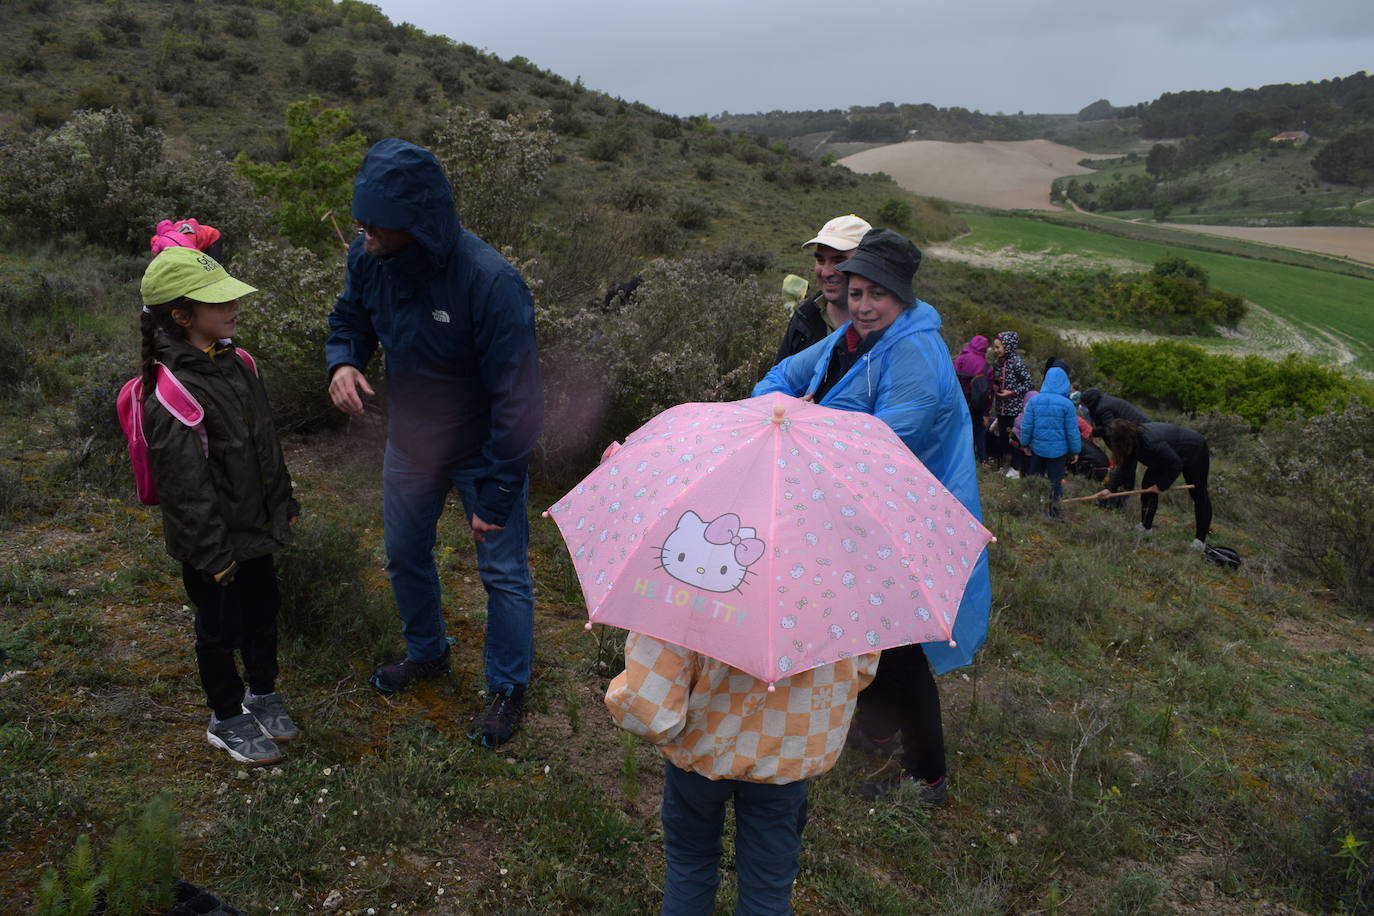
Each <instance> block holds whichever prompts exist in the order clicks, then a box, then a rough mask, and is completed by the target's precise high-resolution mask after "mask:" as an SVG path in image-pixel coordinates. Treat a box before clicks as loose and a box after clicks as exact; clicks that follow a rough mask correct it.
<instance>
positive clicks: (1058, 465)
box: [1030, 455, 1069, 516]
mask: <svg viewBox="0 0 1374 916" xmlns="http://www.w3.org/2000/svg"><path fill="white" fill-rule="evenodd" d="M1068 460H1069V456H1068V455H1060V456H1058V457H1057V458H1045V457H1043V456H1041V455H1032V456H1031V458H1030V474H1031V476H1032V477H1038V476H1040V475H1041V474H1044V475H1045V476H1046V477H1048V478H1049V479H1050V515H1055V516H1057V515H1059V501H1060V500H1061V499H1063V498H1064V467H1065V465H1066V464H1067V463H1068Z"/></svg>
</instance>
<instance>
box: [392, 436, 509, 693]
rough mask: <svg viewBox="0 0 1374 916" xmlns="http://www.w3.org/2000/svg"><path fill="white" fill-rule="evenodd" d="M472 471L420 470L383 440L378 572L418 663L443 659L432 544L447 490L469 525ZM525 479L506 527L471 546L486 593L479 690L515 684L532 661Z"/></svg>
mask: <svg viewBox="0 0 1374 916" xmlns="http://www.w3.org/2000/svg"><path fill="white" fill-rule="evenodd" d="M479 471H480V468H475V467H460V468H446V467H443V466H428V465H423V464H420V463H417V462H415V461H413V460H411V459H410V458H409V457H408V456H407V455H406V454H405V453H404V452H402V451H401V450H400V449H398V448H395V447H393V446H392V445H391V444H390V443H388V444H387V448H386V460H385V462H384V463H383V466H382V517H383V521H384V525H385V535H386V556H387V563H386V571H387V574H388V575H390V576H391V590H392V592H393V593H394V594H395V596H396V608H397V610H399V611H400V614H401V630H402V633H403V634H404V635H405V641H406V656H407V657H408V658H410V659H411V660H412V661H417V662H424V661H430V660H432V659H436V658H438V657H439V656H441V655H443V654H444V610H443V605H442V604H441V603H440V591H439V571H438V570H437V569H436V568H435V566H434V542H435V539H436V537H437V526H438V524H439V515H440V514H441V513H442V512H443V511H444V503H445V502H446V501H447V499H448V494H449V490H450V489H456V490H457V491H458V496H459V498H460V499H462V501H463V512H464V514H465V515H466V516H467V518H468V520H469V522H471V520H472V506H474V505H475V504H476V502H477V478H478V473H479ZM528 499H529V482H528V481H526V482H525V484H524V486H523V487H522V488H521V491H520V496H519V498H518V499H517V500H516V502H515V505H514V506H513V507H512V509H511V513H510V517H509V518H508V519H507V520H506V526H505V528H503V529H502V530H500V531H493V532H490V533H489V534H487V536H486V540H485V541H483V542H481V543H479V544H477V571H478V574H479V575H480V576H481V579H482V586H483V587H484V588H485V589H486V590H487V640H486V650H485V652H484V654H483V668H484V671H485V674H486V678H487V690H488V691H489V692H493V693H494V692H499V691H502V690H504V689H506V688H507V687H523V686H525V685H526V684H528V683H529V681H530V663H531V662H532V661H533V659H534V585H533V583H532V582H531V581H530V562H529V546H530V532H529V517H528V514H527V513H526V510H525V506H526V503H527V501H528Z"/></svg>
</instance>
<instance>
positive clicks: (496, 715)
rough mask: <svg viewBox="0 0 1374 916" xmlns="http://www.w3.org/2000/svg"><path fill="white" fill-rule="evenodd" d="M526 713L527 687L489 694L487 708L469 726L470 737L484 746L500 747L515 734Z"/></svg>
mask: <svg viewBox="0 0 1374 916" xmlns="http://www.w3.org/2000/svg"><path fill="white" fill-rule="evenodd" d="M524 715H525V688H524V687H507V688H506V689H505V690H504V691H502V692H501V693H492V694H488V695H487V708H486V709H484V710H482V714H481V715H480V716H478V717H477V718H475V719H473V720H472V724H471V725H469V726H468V737H469V738H471V739H472V740H473V741H476V742H477V743H478V744H480V745H482V747H500V746H501V745H503V744H505V743H506V742H507V741H509V740H510V739H511V738H512V737H514V736H515V730H516V729H517V728H519V727H520V719H521V718H522V717H523V716H524Z"/></svg>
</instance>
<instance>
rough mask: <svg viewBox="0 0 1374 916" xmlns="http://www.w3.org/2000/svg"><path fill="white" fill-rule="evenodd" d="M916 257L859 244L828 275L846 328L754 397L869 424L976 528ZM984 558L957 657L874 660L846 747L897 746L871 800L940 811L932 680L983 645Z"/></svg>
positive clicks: (963, 615) (900, 652) (959, 432)
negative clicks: (849, 413)
mask: <svg viewBox="0 0 1374 916" xmlns="http://www.w3.org/2000/svg"><path fill="white" fill-rule="evenodd" d="M920 263H921V252H920V249H918V248H917V247H916V246H915V245H913V244H912V243H911V242H910V241H909V240H908V239H906V238H904V237H903V236H901V235H898V234H897V233H895V232H893V231H891V230H889V229H873V230H870V231H869V232H867V233H866V234H865V235H864V237H863V239H862V240H861V241H860V243H859V247H858V248H857V249H856V250H855V251H854V253H853V254H851V255H850V257H849V259H848V260H846V261H844V262H843V263H841V264H840V265H839V267H838V269H839V270H840V271H841V272H842V273H844V274H845V276H846V277H847V278H848V283H849V285H848V300H849V317H850V320H849V322H848V323H847V324H845V325H844V326H842V327H841V328H839V329H838V330H836V331H835V332H833V333H832V334H831V335H830V336H829V337H827V338H826V340H825V341H824V342H823V345H821V344H818V345H816V346H814V347H812V348H810V349H808V350H805V351H803V352H801V353H798V354H796V355H794V356H791V357H788V358H787V359H784V360H783V361H782V362H780V363H778V364H777V365H776V366H774V367H773V368H772V370H770V371H769V373H768V374H767V376H765V377H764V379H763V380H762V381H761V382H759V384H758V385H756V386H755V387H754V392H753V393H754V395H756V396H757V395H761V394H768V393H771V392H775V391H776V392H782V393H784V394H790V395H792V396H794V397H803V396H805V397H807V398H809V399H812V400H815V401H816V402H817V403H820V404H822V405H824V406H828V407H835V408H838V409H840V410H853V411H858V412H861V413H868V414H872V415H874V416H877V417H878V418H880V419H881V420H883V421H884V422H885V423H887V424H888V426H890V427H891V428H892V430H893V431H894V432H896V433H897V435H898V436H899V437H900V438H901V440H902V441H903V442H904V443H905V444H906V446H907V448H909V449H910V450H911V451H912V453H913V454H915V456H916V457H917V458H918V459H920V461H921V463H922V464H924V465H925V466H926V467H927V468H928V469H929V470H930V472H931V473H932V474H934V475H935V477H936V478H937V479H938V480H939V481H940V483H941V484H943V485H944V487H945V488H946V489H947V490H949V491H950V493H952V494H953V495H954V496H955V498H957V499H958V500H959V502H960V503H961V504H962V505H963V506H964V508H965V509H967V510H968V511H969V512H970V513H972V514H973V515H974V516H975V517H976V518H978V519H979V520H981V518H982V510H981V507H980V504H979V498H978V480H977V473H976V470H975V466H974V460H973V440H972V437H971V436H970V435H969V434H968V429H969V423H970V420H969V413H968V407H967V406H966V405H965V403H964V397H963V394H962V391H961V389H960V386H959V381H958V379H957V378H956V377H955V374H954V367H953V361H952V360H951V358H950V354H949V348H948V347H947V346H946V345H945V342H944V339H943V338H942V337H941V336H940V315H939V313H938V312H936V311H935V309H934V307H932V306H931V305H929V304H927V303H925V302H922V301H920V300H919V299H917V298H916V295H915V293H914V291H913V289H912V279H913V278H914V276H915V274H916V270H917V268H918V267H919V266H920ZM987 562H988V561H987V553H986V552H983V553H982V555H981V556H980V557H979V559H978V561H977V565H976V567H975V569H974V572H973V575H972V577H971V578H970V579H969V583H968V587H967V588H966V590H965V591H964V596H963V600H962V601H961V603H960V605H959V613H958V616H957V618H956V620H955V626H954V637H955V641H956V643H957V646H950V645H948V644H945V643H923V644H921V645H908V646H901V647H898V648H894V649H887V650H884V652H883V654H882V660H881V662H880V664H879V666H878V673H877V676H876V677H875V678H874V681H873V683H872V685H870V686H869V687H868V688H867V689H866V690H865V691H864V692H863V693H862V694H861V695H860V697H859V708H858V711H857V712H856V714H855V724H854V728H853V729H851V737H852V742H851V743H853V744H855V745H857V746H860V747H867V748H869V749H878V748H882V749H887V748H889V747H891V744H890V742H892V741H893V740H894V738H895V736H896V735H897V734H898V733H900V735H901V764H902V770H901V772H900V773H899V774H898V775H897V776H896V777H895V778H893V779H891V780H887V781H884V782H875V783H866V784H865V785H864V786H862V787H861V790H862V791H863V793H864V794H865V795H867V796H869V797H871V798H876V797H879V796H881V795H884V794H886V793H887V792H889V791H891V790H893V789H898V788H902V787H909V788H914V789H915V794H916V797H917V798H918V800H919V801H921V802H922V803H925V804H932V805H941V804H944V802H945V797H946V793H947V788H948V787H947V783H946V779H945V773H946V765H945V746H944V729H943V725H942V723H941V716H940V693H939V689H938V688H937V687H936V684H935V678H934V677H933V675H932V673H931V668H932V666H933V667H934V670H935V672H936V673H944V672H946V671H949V670H951V669H953V668H957V667H960V666H961V665H966V664H968V663H969V661H970V660H971V659H972V655H973V652H974V651H975V650H976V649H977V648H978V646H979V645H980V644H981V643H982V641H983V639H984V637H985V636H986V635H987V619H988V610H989V608H990V606H991V602H992V587H991V581H990V579H989V577H988V569H987Z"/></svg>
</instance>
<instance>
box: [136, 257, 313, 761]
mask: <svg viewBox="0 0 1374 916" xmlns="http://www.w3.org/2000/svg"><path fill="white" fill-rule="evenodd" d="M252 292H256V290H255V289H254V288H253V287H251V286H249V285H248V284H246V283H242V282H240V281H238V280H236V279H234V278H233V277H231V276H229V274H228V273H227V272H226V271H225V270H224V268H223V267H221V266H220V265H219V263H217V262H216V261H215V260H214V259H213V258H211V257H210V256H209V255H207V254H204V253H202V252H200V251H197V250H195V249H192V248H168V249H166V250H164V251H162V252H161V253H160V254H158V255H157V257H155V258H154V259H153V261H152V263H151V264H149V265H148V269H147V271H146V272H145V273H144V275H143V283H142V294H143V314H142V316H141V324H142V333H143V360H142V375H141V390H140V391H139V395H138V396H139V397H140V398H141V403H142V427H143V434H144V438H145V439H146V440H147V443H148V463H149V467H150V469H151V471H152V476H153V480H154V482H155V484H156V486H157V492H158V501H159V502H160V504H161V506H162V527H163V535H164V538H165V540H166V543H167V552H168V553H169V554H171V556H172V557H173V558H174V559H176V560H180V561H181V570H182V576H181V578H182V583H183V584H184V585H185V587H186V595H187V597H188V598H190V600H191V604H192V605H193V606H194V607H195V630H196V664H197V667H198V669H199V672H200V680H201V685H202V687H204V689H205V697H206V705H208V706H209V707H210V712H211V715H210V724H209V726H208V727H207V729H206V733H205V734H206V739H207V740H208V741H209V742H210V744H212V745H214V746H215V747H218V748H221V749H222V750H224V751H226V752H228V754H229V756H230V757H232V758H234V759H235V760H237V761H239V762H240V763H246V764H249V765H262V764H269V763H275V762H276V761H277V760H280V759H281V750H280V748H279V747H278V742H282V741H288V740H290V739H292V738H295V737H296V736H297V735H298V734H299V731H298V729H297V728H296V725H295V723H294V722H292V720H291V717H290V715H288V714H287V712H286V709H285V706H284V704H283V701H282V697H281V695H280V694H279V693H277V692H276V679H277V623H276V621H277V610H278V607H279V606H280V604H281V597H280V594H279V592H278V589H277V575H276V569H275V567H274V565H273V560H272V555H273V554H274V553H275V552H276V551H278V550H280V549H281V548H283V547H285V546H286V545H287V544H288V543H289V542H290V540H291V525H292V524H294V523H295V521H296V516H297V515H298V514H299V512H300V507H299V506H298V505H297V503H296V500H295V499H294V498H293V497H292V495H291V476H290V474H288V473H287V470H286V462H285V460H284V459H283V458H282V451H281V443H280V442H279V440H278V439H277V432H276V429H275V428H274V427H273V424H272V413H271V408H270V406H269V405H268V402H267V390H266V389H265V388H264V387H263V384H262V380H261V379H260V378H259V377H258V373H257V366H256V364H255V363H254V362H253V360H252V358H251V357H249V356H248V355H247V354H246V353H244V352H243V351H239V350H237V349H236V348H235V346H234V344H233V341H232V340H230V336H231V335H232V334H233V332H234V329H235V326H236V324H237V322H238V312H239V305H238V302H239V298H240V297H241V296H244V295H246V294H248V293H252ZM236 649H237V650H238V653H239V655H240V657H241V658H242V662H243V673H242V675H240V673H239V668H238V666H237V664H236V662H235V657H234V652H235V650H236ZM245 680H246V681H247V690H246V692H245V685H244V681H245Z"/></svg>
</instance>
